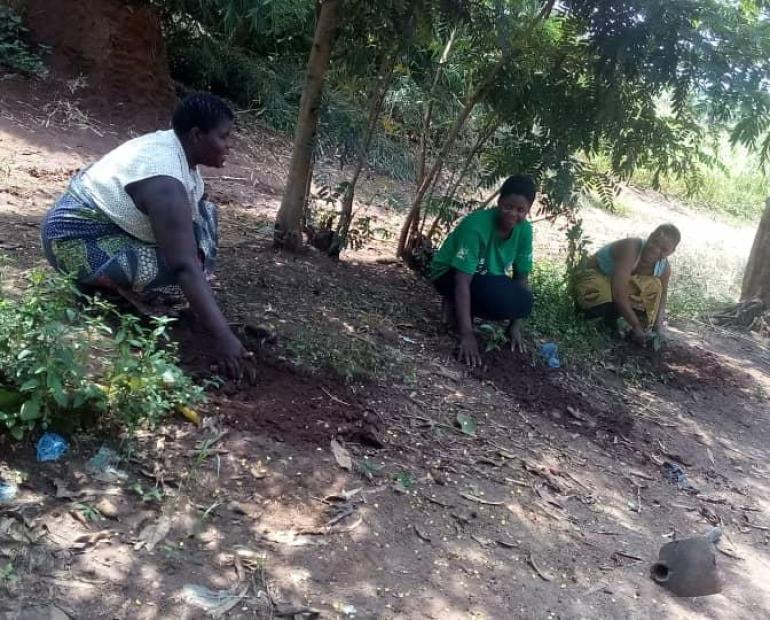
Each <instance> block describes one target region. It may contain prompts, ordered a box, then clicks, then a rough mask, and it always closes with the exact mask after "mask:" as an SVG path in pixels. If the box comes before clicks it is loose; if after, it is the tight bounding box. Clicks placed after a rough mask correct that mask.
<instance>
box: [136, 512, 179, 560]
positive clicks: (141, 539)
mask: <svg viewBox="0 0 770 620" xmlns="http://www.w3.org/2000/svg"><path fill="white" fill-rule="evenodd" d="M170 530H171V519H170V518H169V517H167V516H166V515H161V516H160V517H158V519H157V521H155V522H154V523H150V524H149V525H146V526H145V527H144V528H143V529H142V531H141V532H139V536H138V540H137V542H136V544H134V550H135V551H139V550H140V549H142V548H145V549H147V551H153V550H154V549H155V547H156V546H157V545H158V543H159V542H160V541H162V540H163V539H164V538H165V537H166V536H167V535H168V533H169V531H170Z"/></svg>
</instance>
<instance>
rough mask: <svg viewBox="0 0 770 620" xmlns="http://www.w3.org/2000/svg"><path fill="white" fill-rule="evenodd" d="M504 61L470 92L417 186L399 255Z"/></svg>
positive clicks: (404, 226) (499, 62) (495, 65)
mask: <svg viewBox="0 0 770 620" xmlns="http://www.w3.org/2000/svg"><path fill="white" fill-rule="evenodd" d="M504 62H505V58H500V59H499V60H498V61H497V62H496V63H495V64H494V65H493V66H492V68H491V69H490V70H489V73H488V74H487V76H486V77H485V78H484V80H482V81H481V83H480V84H479V85H478V86H477V87H476V89H475V90H474V91H473V92H472V93H471V94H470V96H469V97H468V99H467V100H466V103H465V105H464V106H463V110H462V112H460V115H459V116H458V117H457V118H456V119H455V122H454V124H453V125H452V128H451V129H450V130H449V133H448V134H447V137H446V140H444V144H443V145H442V147H441V151H440V152H439V154H438V156H437V157H436V160H435V161H434V162H433V166H432V167H431V169H430V171H429V172H428V173H427V174H426V175H425V178H423V180H422V183H420V186H419V187H418V188H417V194H416V195H415V198H414V202H413V203H412V208H411V209H410V211H409V214H408V215H407V217H406V221H405V222H404V225H403V227H402V228H401V235H400V237H399V240H398V249H397V252H398V256H400V257H403V255H404V248H405V247H406V242H407V239H408V237H409V231H410V229H411V228H412V222H413V220H414V219H415V218H416V217H417V216H419V212H420V206H421V205H422V201H423V198H425V194H426V192H427V191H428V189H429V187H430V186H431V184H432V182H433V179H434V178H435V176H436V173H437V172H438V170H439V168H440V167H441V166H442V165H443V163H444V159H446V156H447V155H448V154H449V151H450V149H451V148H452V146H453V145H454V143H455V140H457V136H458V135H459V134H460V131H461V130H462V128H463V127H464V126H465V121H467V120H468V117H469V116H470V114H471V112H472V111H473V108H475V107H476V104H477V103H478V102H479V101H480V100H481V97H482V95H483V94H484V91H486V89H487V88H488V87H489V86H490V85H491V84H492V82H493V81H494V79H495V77H497V74H498V73H499V72H500V69H502V68H503V63H504Z"/></svg>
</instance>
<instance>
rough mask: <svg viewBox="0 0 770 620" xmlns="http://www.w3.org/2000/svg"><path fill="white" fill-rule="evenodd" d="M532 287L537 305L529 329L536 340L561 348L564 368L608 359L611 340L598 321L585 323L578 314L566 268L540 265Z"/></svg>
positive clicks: (548, 262)
mask: <svg viewBox="0 0 770 620" xmlns="http://www.w3.org/2000/svg"><path fill="white" fill-rule="evenodd" d="M530 283H531V285H532V290H533V291H534V294H535V305H534V308H533V310H532V316H531V317H530V318H529V319H528V320H527V322H526V329H527V331H528V332H529V334H530V335H531V336H532V337H533V338H534V339H535V340H537V341H550V342H555V343H556V344H558V345H559V357H560V359H561V361H562V364H565V363H567V364H575V363H580V362H589V361H592V360H595V359H597V358H599V357H603V356H604V355H606V353H607V352H608V351H609V349H610V348H611V345H612V341H611V339H610V336H609V334H608V333H607V332H606V330H604V329H603V327H602V326H601V325H599V323H598V322H597V321H589V320H586V319H585V318H583V317H582V316H581V315H580V314H578V312H577V311H576V310H575V304H574V302H573V300H572V296H571V295H570V291H569V279H568V276H567V270H566V267H565V266H564V265H563V264H560V263H557V262H555V261H549V260H544V261H540V262H538V263H537V264H536V265H535V268H534V270H533V271H532V274H531V276H530Z"/></svg>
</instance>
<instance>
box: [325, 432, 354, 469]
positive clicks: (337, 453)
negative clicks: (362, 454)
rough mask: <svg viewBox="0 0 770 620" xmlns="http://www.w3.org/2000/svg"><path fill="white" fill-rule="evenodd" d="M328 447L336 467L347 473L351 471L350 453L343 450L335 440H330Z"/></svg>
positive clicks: (351, 460) (351, 459)
mask: <svg viewBox="0 0 770 620" xmlns="http://www.w3.org/2000/svg"><path fill="white" fill-rule="evenodd" d="M329 445H330V447H331V450H332V454H333V455H334V460H335V461H337V465H339V466H340V467H342V469H345V470H347V471H353V458H352V457H351V456H350V452H348V451H347V450H346V449H345V448H343V447H342V446H341V445H340V443H339V442H338V441H337V440H336V439H332V440H331V442H330V444H329Z"/></svg>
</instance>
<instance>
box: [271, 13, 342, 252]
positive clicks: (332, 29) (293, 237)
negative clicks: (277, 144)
mask: <svg viewBox="0 0 770 620" xmlns="http://www.w3.org/2000/svg"><path fill="white" fill-rule="evenodd" d="M341 5H342V0H323V1H322V2H321V3H320V8H319V11H318V19H317V21H316V26H315V34H314V36H313V47H312V48H311V49H310V58H309V59H308V63H307V74H306V75H305V86H304V88H303V89H302V97H301V98H300V102H299V116H298V117H297V128H296V130H295V132H294V150H293V152H292V156H291V164H290V165H289V176H288V179H287V181H286V189H285V190H284V193H283V200H281V208H280V209H279V210H278V215H277V216H276V220H275V233H274V237H273V240H274V243H275V245H276V246H277V247H281V248H286V249H288V250H291V251H297V250H299V249H301V248H302V245H303V238H302V229H301V222H302V213H303V211H304V203H305V187H306V184H307V178H308V174H310V169H311V166H312V161H313V150H314V149H315V143H316V132H317V130H318V114H319V111H320V106H321V95H322V94H323V84H324V76H325V75H326V71H327V69H328V68H329V58H330V56H331V52H332V47H333V45H334V37H335V34H336V32H337V26H338V25H339V22H340V7H341Z"/></svg>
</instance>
